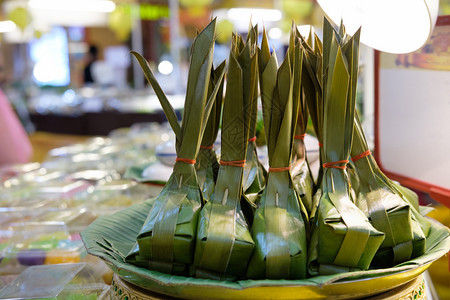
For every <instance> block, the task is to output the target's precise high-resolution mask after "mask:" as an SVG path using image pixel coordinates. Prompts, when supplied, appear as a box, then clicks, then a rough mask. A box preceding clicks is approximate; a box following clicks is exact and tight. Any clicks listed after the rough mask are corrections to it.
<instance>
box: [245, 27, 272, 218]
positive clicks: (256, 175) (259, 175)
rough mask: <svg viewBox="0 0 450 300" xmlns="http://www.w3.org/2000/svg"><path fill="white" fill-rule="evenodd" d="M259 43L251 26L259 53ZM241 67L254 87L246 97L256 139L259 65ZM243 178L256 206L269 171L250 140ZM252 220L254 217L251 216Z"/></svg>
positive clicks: (250, 38)
mask: <svg viewBox="0 0 450 300" xmlns="http://www.w3.org/2000/svg"><path fill="white" fill-rule="evenodd" d="M257 42H258V25H255V26H254V27H251V26H250V28H249V32H248V34H247V43H250V45H251V48H252V49H254V51H255V52H256V51H257ZM254 55H255V56H257V53H254ZM241 67H242V68H243V70H242V71H243V73H244V76H245V77H247V79H244V84H245V85H244V86H246V85H247V83H246V82H248V84H249V85H250V86H252V87H253V90H249V91H250V93H248V92H246V91H244V97H248V98H249V99H250V101H252V110H251V115H250V129H249V137H250V138H254V137H256V122H257V116H258V105H257V101H258V74H259V72H258V64H257V63H256V64H254V66H253V67H252V66H251V65H250V66H249V65H248V64H243V65H242V66H241ZM249 67H250V68H249ZM243 176H244V179H243V189H244V194H245V195H246V197H247V199H248V200H249V201H250V202H251V203H253V204H255V205H256V204H257V203H258V201H259V198H260V196H261V193H262V191H263V189H264V187H265V185H266V177H267V171H266V170H265V169H264V166H263V165H262V164H261V162H260V161H259V158H258V153H257V150H256V142H255V141H250V140H249V142H248V147H247V156H246V158H245V166H244V175H243ZM251 218H253V217H252V216H251Z"/></svg>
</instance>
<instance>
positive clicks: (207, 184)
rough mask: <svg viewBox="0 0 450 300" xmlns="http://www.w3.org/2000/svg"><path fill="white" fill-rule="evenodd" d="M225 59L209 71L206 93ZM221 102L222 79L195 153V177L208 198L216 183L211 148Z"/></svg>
mask: <svg viewBox="0 0 450 300" xmlns="http://www.w3.org/2000/svg"><path fill="white" fill-rule="evenodd" d="M224 69H225V61H224V62H222V63H221V64H220V65H219V66H218V67H217V68H216V69H215V70H214V71H212V72H211V79H210V82H209V90H208V95H211V93H212V92H213V91H214V87H215V85H216V84H217V81H218V80H219V78H220V76H221V75H222V73H223V72H224ZM222 102H223V81H222V82H221V83H220V88H219V90H218V92H217V95H216V98H215V103H214V105H213V107H212V110H211V113H210V115H209V119H208V122H207V123H206V127H205V132H204V134H203V139H202V142H201V145H200V150H199V152H198V155H197V162H196V165H195V170H196V172H197V178H198V182H199V185H200V189H201V190H202V193H203V196H204V197H205V198H206V199H209V198H210V197H211V195H212V194H213V193H214V186H215V185H216V179H217V173H218V171H219V162H218V161H217V154H216V151H215V150H214V148H213V145H214V142H215V141H216V139H217V134H218V132H219V125H220V117H221V113H222Z"/></svg>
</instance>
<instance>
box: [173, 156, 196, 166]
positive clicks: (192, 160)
mask: <svg viewBox="0 0 450 300" xmlns="http://www.w3.org/2000/svg"><path fill="white" fill-rule="evenodd" d="M175 161H181V162H184V163H185V164H190V165H195V159H189V158H180V157H177V159H175Z"/></svg>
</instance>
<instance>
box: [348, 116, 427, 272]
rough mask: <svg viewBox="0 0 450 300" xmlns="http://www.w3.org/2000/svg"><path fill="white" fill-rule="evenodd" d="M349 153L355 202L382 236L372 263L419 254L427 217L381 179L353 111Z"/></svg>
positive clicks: (422, 249)
mask: <svg viewBox="0 0 450 300" xmlns="http://www.w3.org/2000/svg"><path fill="white" fill-rule="evenodd" d="M351 156H352V158H351V160H352V161H353V162H354V164H355V168H356V171H357V174H358V177H359V182H360V186H359V188H360V192H359V194H358V195H357V201H356V204H357V206H358V207H359V208H360V209H361V210H362V211H363V212H364V213H365V214H366V216H367V217H368V218H369V220H370V222H371V223H372V225H373V226H374V227H375V228H376V229H378V230H379V231H381V232H384V233H385V236H386V237H385V239H384V241H383V243H382V244H381V246H380V249H379V250H378V251H377V253H376V255H375V257H374V260H373V262H372V267H378V268H381V267H391V266H393V265H396V264H399V263H402V262H405V261H408V260H410V259H412V258H415V257H418V256H420V255H422V254H423V253H424V252H425V237H426V235H427V233H428V232H427V229H428V228H429V221H428V220H426V219H424V218H423V217H422V216H420V214H419V213H418V212H417V210H416V208H415V207H414V206H413V205H409V204H408V202H407V201H405V200H404V198H403V195H402V194H401V193H400V192H399V190H398V189H397V188H395V186H394V184H393V183H392V182H390V181H386V180H383V179H384V178H385V176H383V175H384V174H382V172H381V170H380V169H379V168H378V166H377V164H376V161H375V160H374V159H373V157H372V156H371V152H370V150H369V147H368V145H367V142H366V138H365V136H364V132H363V129H362V126H361V123H360V121H359V117H358V115H357V114H356V112H355V125H354V140H353V145H352V151H351ZM415 210H416V211H415ZM414 211H415V212H414ZM419 221H421V223H422V224H423V226H421V224H420V223H419ZM422 228H424V230H425V232H424V231H423V230H422Z"/></svg>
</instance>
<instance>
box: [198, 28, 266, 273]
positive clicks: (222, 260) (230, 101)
mask: <svg viewBox="0 0 450 300" xmlns="http://www.w3.org/2000/svg"><path fill="white" fill-rule="evenodd" d="M255 47H256V45H255V44H254V43H252V42H249V41H247V43H245V45H244V44H243V41H242V38H241V37H240V36H237V35H234V36H233V40H232V46H231V51H230V58H229V64H228V76H227V83H226V93H225V99H224V104H223V113H222V134H221V139H222V141H221V147H222V148H221V159H220V168H219V174H218V176H217V182H216V186H215V188H214V193H213V195H212V196H211V199H209V201H207V202H206V204H205V206H204V207H203V208H202V210H201V213H200V219H199V224H198V230H197V242H196V248H195V262H194V265H195V276H196V277H199V278H210V279H221V280H235V279H239V278H243V277H244V276H245V270H246V267H247V262H248V260H249V257H250V255H251V253H252V250H253V247H254V242H253V239H252V237H251V234H250V230H249V225H248V223H247V220H246V218H245V216H244V213H243V210H242V207H241V201H242V200H243V201H246V199H245V196H244V193H243V167H244V164H245V158H246V154H247V143H248V136H249V127H250V117H251V112H252V105H253V98H252V97H247V96H246V93H248V91H253V90H254V86H252V84H256V81H255V80H253V81H250V85H249V81H247V79H249V77H250V74H252V73H253V72H252V73H247V72H248V71H251V70H254V69H255V68H256V64H257V52H256V49H255Z"/></svg>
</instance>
